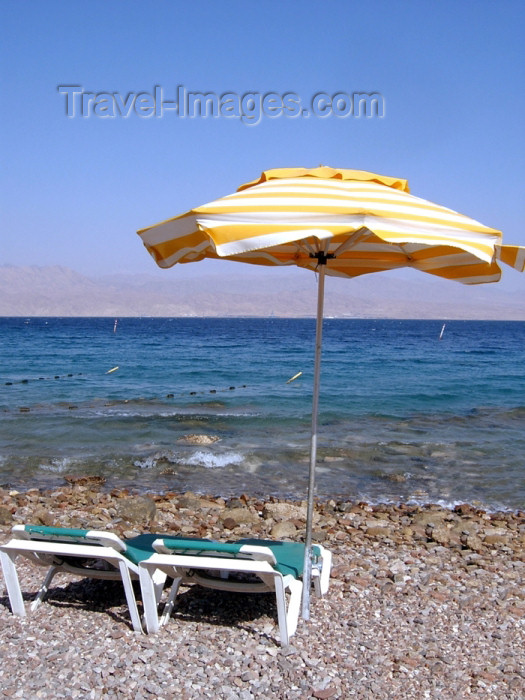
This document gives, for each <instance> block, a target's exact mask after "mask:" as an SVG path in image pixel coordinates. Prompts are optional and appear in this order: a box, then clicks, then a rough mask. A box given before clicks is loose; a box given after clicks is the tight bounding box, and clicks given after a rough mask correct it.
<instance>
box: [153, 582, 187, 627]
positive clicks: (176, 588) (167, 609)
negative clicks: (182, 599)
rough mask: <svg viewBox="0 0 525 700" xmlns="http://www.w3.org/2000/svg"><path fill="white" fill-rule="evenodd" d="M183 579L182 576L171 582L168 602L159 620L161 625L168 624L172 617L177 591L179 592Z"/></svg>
mask: <svg viewBox="0 0 525 700" xmlns="http://www.w3.org/2000/svg"><path fill="white" fill-rule="evenodd" d="M181 581H182V578H180V577H179V578H176V579H174V580H173V583H172V584H171V588H170V594H169V596H168V600H167V601H166V604H165V605H164V610H163V611H162V615H161V617H160V620H159V624H160V626H161V627H162V626H163V625H165V624H167V622H168V620H169V619H170V617H171V613H172V612H173V608H174V607H175V598H176V597H177V593H178V592H179V586H180V584H181Z"/></svg>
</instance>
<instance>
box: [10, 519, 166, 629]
mask: <svg viewBox="0 0 525 700" xmlns="http://www.w3.org/2000/svg"><path fill="white" fill-rule="evenodd" d="M12 535H13V538H12V539H11V540H10V541H9V542H7V543H6V544H3V545H1V546H0V561H1V564H2V569H3V572H4V579H5V583H6V586H7V593H8V596H9V601H10V603H11V610H12V612H13V614H15V615H19V616H21V617H25V615H26V610H25V605H24V600H23V597H22V591H21V588H20V581H19V578H18V573H17V569H16V563H15V562H16V559H17V557H18V556H23V557H25V558H27V559H29V560H30V561H32V562H33V563H35V564H38V565H39V566H45V567H47V569H48V570H47V573H46V576H45V578H44V582H43V583H42V585H41V587H40V589H39V591H38V593H37V595H36V597H35V599H34V600H33V602H32V603H31V606H30V610H31V611H32V612H33V611H34V610H36V609H37V608H38V606H39V605H40V604H41V603H42V601H43V600H44V598H45V596H46V594H47V593H48V591H49V587H50V585H51V581H52V580H53V578H54V576H55V574H57V573H58V572H59V571H65V572H67V573H69V574H73V575H75V576H80V577H82V578H96V579H104V580H112V581H115V580H117V581H118V580H121V581H122V584H123V586H124V592H125V595H126V601H127V604H128V608H129V613H130V617H131V622H132V625H133V629H134V630H135V631H136V632H143V631H144V630H143V628H142V623H141V620H140V615H139V612H138V609H137V601H136V598H135V593H134V591H133V585H132V579H135V580H136V579H138V578H139V569H138V564H136V563H134V562H132V561H130V559H129V558H127V557H126V556H125V552H126V549H127V547H126V543H125V541H124V540H121V539H120V538H119V537H118V536H117V535H115V534H114V533H111V532H105V531H101V530H76V529H67V528H51V527H40V526H32V525H15V526H14V527H13V529H12ZM90 562H96V563H97V564H98V563H99V562H100V563H102V566H103V567H104V568H93V567H92V566H88V563H90ZM107 565H109V566H107ZM159 573H160V572H159ZM164 581H165V576H164V575H161V577H159V574H156V575H154V587H155V588H160V589H161V590H162V585H163V584H164ZM157 595H160V592H159V591H157Z"/></svg>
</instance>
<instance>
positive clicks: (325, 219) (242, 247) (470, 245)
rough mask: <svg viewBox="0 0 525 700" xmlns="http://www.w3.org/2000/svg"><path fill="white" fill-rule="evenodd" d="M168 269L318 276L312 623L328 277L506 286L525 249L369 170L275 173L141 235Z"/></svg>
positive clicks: (522, 263)
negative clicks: (278, 269) (193, 265)
mask: <svg viewBox="0 0 525 700" xmlns="http://www.w3.org/2000/svg"><path fill="white" fill-rule="evenodd" d="M138 233H139V235H140V236H141V238H142V240H143V242H144V245H145V246H146V248H147V249H148V250H149V252H150V253H151V255H152V256H153V257H154V259H155V260H156V262H157V264H158V265H160V267H171V266H172V265H175V264H176V263H189V262H195V261H197V260H202V259H203V258H225V259H228V260H238V261H240V262H245V263H252V264H256V265H296V266H299V267H305V268H310V269H312V270H316V271H318V272H319V285H318V303H317V326H316V346H315V348H316V351H315V366H314V386H313V405H312V432H311V445H310V471H309V484H308V509H307V519H306V542H305V544H306V546H305V563H304V575H303V579H304V587H303V610H302V614H303V618H305V619H308V618H309V600H310V581H311V545H312V523H313V505H314V504H313V498H314V490H315V464H316V460H317V414H318V405H319V404H318V402H319V380H320V361H321V343H322V317H323V303H324V279H325V274H328V275H338V276H341V277H357V276H358V275H364V274H367V273H371V272H381V271H383V270H392V269H395V268H401V267H412V268H415V269H418V270H422V271H423V272H427V273H430V274H432V275H437V276H439V277H445V278H447V279H451V280H456V281H458V282H462V283H464V284H480V283H484V282H497V281H498V280H499V279H500V276H501V270H500V267H499V262H504V263H506V264H508V265H511V266H513V267H515V268H516V269H517V270H520V271H523V269H524V268H525V248H523V247H521V248H520V247H519V246H509V245H503V244H502V235H501V232H500V231H497V230H496V229H493V228H489V227H487V226H483V224H480V223H479V222H478V221H474V219H470V218H469V217H468V216H464V215H462V214H458V213H457V212H455V211H453V210H452V209H447V208H446V207H442V206H439V205H437V204H433V203H432V202H429V201H427V200H425V199H421V198H419V197H414V196H413V195H411V194H410V192H409V188H408V183H407V181H406V180H400V179H396V178H393V177H386V176H383V175H376V174H374V173H369V172H365V171H362V170H335V169H333V168H327V167H319V168H315V169H313V170H306V169H304V168H288V169H277V170H267V171H265V172H263V173H262V175H261V177H260V178H259V179H258V180H255V181H253V182H249V183H247V184H245V185H242V186H241V187H239V189H238V190H237V192H235V193H234V194H231V195H228V196H226V197H222V198H221V199H217V200H215V201H213V202H210V203H209V204H204V205H203V206H201V207H197V208H196V209H192V210H191V211H189V212H187V213H186V214H182V215H181V216H178V217H176V218H174V219H169V220H168V221H164V222H162V223H160V224H156V225H154V226H151V227H149V228H145V229H142V230H141V231H139V232H138Z"/></svg>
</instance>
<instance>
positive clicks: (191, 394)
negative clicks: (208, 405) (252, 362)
mask: <svg viewBox="0 0 525 700" xmlns="http://www.w3.org/2000/svg"><path fill="white" fill-rule="evenodd" d="M247 388H248V387H247V385H246V384H242V385H241V386H229V387H228V388H227V389H209V390H208V391H190V392H189V396H197V395H200V396H202V395H203V394H218V393H221V392H223V391H235V389H247ZM178 396H186V394H178ZM166 398H167V399H174V398H175V394H166Z"/></svg>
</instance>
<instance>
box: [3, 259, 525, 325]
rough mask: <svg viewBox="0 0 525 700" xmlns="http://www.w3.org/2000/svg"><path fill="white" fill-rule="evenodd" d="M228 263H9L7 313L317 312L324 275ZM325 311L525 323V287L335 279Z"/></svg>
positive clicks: (329, 282)
mask: <svg viewBox="0 0 525 700" xmlns="http://www.w3.org/2000/svg"><path fill="white" fill-rule="evenodd" d="M185 267H190V266H185ZM191 267H193V266H191ZM224 267H225V271H224V272H223V273H222V274H220V275H219V274H209V275H206V274H204V275H203V274H202V273H199V274H195V276H192V275H191V274H187V272H186V270H185V271H184V274H178V273H177V269H173V270H169V271H166V272H163V273H157V274H155V275H154V274H124V273H121V274H113V275H104V276H86V275H83V274H81V273H79V272H76V271H74V270H71V269H69V268H66V267H61V266H47V267H39V266H27V267H16V266H12V265H4V266H0V316H111V317H120V316H168V317H169V316H171V317H176V316H217V317H220V316H286V317H307V316H315V313H316V297H317V284H316V275H314V274H311V273H308V272H305V271H302V270H297V269H295V268H290V269H274V268H272V269H269V270H266V269H260V268H257V271H255V270H253V268H252V269H250V268H249V267H248V266H244V265H243V266H232V268H233V267H234V268H237V267H239V271H238V270H237V269H232V270H231V271H230V270H228V269H226V266H224ZM197 268H198V266H195V268H194V269H197ZM228 272H230V274H228ZM524 282H525V279H524ZM325 315H326V316H333V317H346V318H437V319H486V320H492V319H496V320H497V319H501V320H521V321H523V320H525V288H524V290H523V292H522V291H521V290H519V291H516V292H509V291H508V289H507V288H506V287H505V288H504V287H503V285H498V284H491V285H479V286H474V287H467V286H463V285H460V284H454V283H452V282H448V281H445V280H440V279H438V278H433V277H431V276H430V275H421V274H414V275H408V276H405V277H401V276H395V275H393V274H391V273H382V274H380V275H377V274H376V275H369V276H363V277H360V278H356V279H353V280H345V279H340V278H335V277H327V278H326V296H325Z"/></svg>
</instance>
